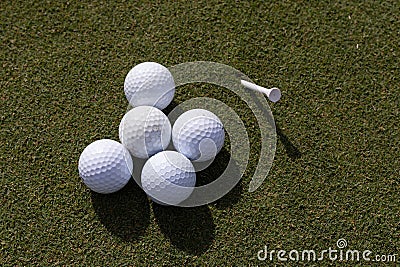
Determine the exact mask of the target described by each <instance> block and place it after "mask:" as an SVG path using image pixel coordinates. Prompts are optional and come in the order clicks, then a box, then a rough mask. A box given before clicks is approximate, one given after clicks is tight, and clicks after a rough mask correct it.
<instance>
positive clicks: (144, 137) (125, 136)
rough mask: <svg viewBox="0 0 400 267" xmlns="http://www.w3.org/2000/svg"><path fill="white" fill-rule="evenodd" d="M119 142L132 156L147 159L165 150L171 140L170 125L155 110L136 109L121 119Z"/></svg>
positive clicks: (146, 108)
mask: <svg viewBox="0 0 400 267" xmlns="http://www.w3.org/2000/svg"><path fill="white" fill-rule="evenodd" d="M119 140H120V141H121V143H122V144H124V145H125V147H126V148H127V149H128V150H129V152H130V153H131V155H132V156H134V157H138V158H148V157H150V156H152V155H154V154H156V153H157V152H160V151H163V150H165V149H166V148H167V146H168V144H169V142H170V140H171V123H170V122H169V120H168V117H167V116H166V115H165V114H164V113H163V112H162V111H161V110H159V109H157V108H154V107H150V106H140V107H136V108H133V109H131V110H130V111H129V112H127V113H126V114H125V116H124V117H123V118H122V120H121V123H120V124H119Z"/></svg>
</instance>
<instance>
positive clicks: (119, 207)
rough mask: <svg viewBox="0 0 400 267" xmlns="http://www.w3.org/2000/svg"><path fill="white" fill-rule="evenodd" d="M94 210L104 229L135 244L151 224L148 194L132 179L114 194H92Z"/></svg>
mask: <svg viewBox="0 0 400 267" xmlns="http://www.w3.org/2000/svg"><path fill="white" fill-rule="evenodd" d="M91 193H92V195H91V198H92V204H93V208H94V210H95V212H96V214H97V217H98V218H99V220H100V222H101V223H102V224H103V225H104V227H105V228H106V229H107V230H108V231H109V232H110V233H111V234H112V235H114V236H117V237H119V238H121V239H122V240H124V241H127V242H133V241H135V240H137V239H138V238H139V237H141V236H143V235H144V233H145V231H146V228H147V227H148V225H149V223H150V205H149V202H148V200H147V196H146V194H145V193H144V192H143V190H142V189H141V188H140V187H139V186H138V185H137V184H136V183H135V181H133V180H132V179H131V180H130V181H129V182H128V184H127V185H126V186H125V187H124V188H122V189H121V190H120V191H118V192H115V193H112V194H107V195H105V194H99V193H96V192H93V191H92V192H91Z"/></svg>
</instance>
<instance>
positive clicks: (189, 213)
mask: <svg viewBox="0 0 400 267" xmlns="http://www.w3.org/2000/svg"><path fill="white" fill-rule="evenodd" d="M152 206H153V212H154V216H155V219H156V222H157V224H158V226H159V227H160V230H161V232H162V233H163V234H164V235H165V237H166V238H168V239H169V240H170V242H171V244H172V245H173V246H174V247H176V248H177V249H179V250H183V251H186V252H187V253H190V254H192V255H201V254H203V253H204V252H205V251H207V249H208V248H209V247H210V245H211V244H212V243H213V241H214V238H215V225H214V222H213V219H212V215H211V211H210V208H209V207H208V206H199V207H191V208H182V207H175V206H163V205H159V204H156V203H154V202H153V204H152Z"/></svg>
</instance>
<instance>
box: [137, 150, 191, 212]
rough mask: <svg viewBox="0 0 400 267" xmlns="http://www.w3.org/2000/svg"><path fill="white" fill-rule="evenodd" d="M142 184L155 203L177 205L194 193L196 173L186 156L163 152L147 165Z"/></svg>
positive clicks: (143, 171)
mask: <svg viewBox="0 0 400 267" xmlns="http://www.w3.org/2000/svg"><path fill="white" fill-rule="evenodd" d="M141 183H142V187H143V190H144V191H145V192H146V194H147V195H148V196H149V197H150V198H151V199H153V201H155V202H157V203H159V204H166V205H177V204H179V203H180V202H182V201H184V200H185V199H187V198H188V197H189V196H190V194H191V193H192V192H193V189H194V186H195V184H196V173H195V169H194V167H193V165H192V163H191V162H190V160H189V159H187V158H186V157H185V156H183V155H182V154H180V153H178V152H176V151H163V152H160V153H158V154H156V155H154V156H153V157H151V158H150V159H149V160H148V161H147V162H146V163H145V165H144V166H143V169H142V175H141Z"/></svg>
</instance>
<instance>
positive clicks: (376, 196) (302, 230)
mask: <svg viewBox="0 0 400 267" xmlns="http://www.w3.org/2000/svg"><path fill="white" fill-rule="evenodd" d="M327 2H328V1H275V3H273V2H271V1H257V2H256V1H242V2H241V1H220V2H218V1H195V3H190V2H187V3H184V2H183V1H182V2H181V3H179V2H176V1H171V2H170V1H164V2H163V3H152V2H151V1H148V2H142V1H139V2H137V1H121V2H112V3H109V2H108V1H85V0H84V1H69V2H67V1H2V2H1V4H0V16H1V20H0V29H1V31H0V32H1V34H0V38H1V43H2V46H1V50H0V61H1V68H0V75H1V80H0V86H1V92H0V107H1V114H0V115H1V129H0V135H1V146H0V149H1V151H0V152H1V153H0V157H1V161H0V162H1V165H0V166H1V172H0V175H1V176H0V179H1V191H0V194H1V195H0V196H1V198H0V199H1V205H0V242H1V243H0V265H2V266H29V265H38V266H49V265H86V266H113V265H123V266H141V265H147V266H157V265H174V266H179V265H183V264H187V265H209V266H214V265H216V266H229V265H236V266H240V265H267V264H270V265H275V264H276V265H279V264H282V265H285V264H288V262H279V261H278V260H277V259H276V258H275V259H274V261H273V262H271V261H268V260H267V261H259V260H258V259H257V252H258V251H259V250H261V249H263V248H264V246H268V249H269V250H273V249H274V250H279V249H283V250H286V251H290V250H293V249H294V250H299V251H301V250H306V249H308V250H312V249H313V250H316V251H321V250H324V249H328V248H329V247H331V248H337V246H336V242H337V240H338V239H340V238H344V239H346V240H347V242H348V246H347V247H346V249H347V248H349V249H357V250H360V251H363V250H367V249H368V250H371V251H372V252H373V255H374V254H398V256H397V257H398V258H397V262H400V220H399V218H400V197H399V191H400V178H399V177H400V160H399V156H400V154H399V146H400V129H399V117H400V112H399V111H400V104H399V100H400V86H399V85H400V78H399V77H400V59H399V58H400V48H399V43H400V2H399V1H369V0H368V1H362V2H359V1H341V2H336V3H333V2H332V3H327ZM200 60H202V61H214V62H219V63H223V64H227V65H229V66H232V67H234V68H236V69H238V70H240V71H241V72H243V73H245V74H246V75H247V76H249V77H250V78H251V79H252V80H253V81H255V82H256V83H257V84H259V85H262V86H266V87H272V86H276V87H279V88H281V89H282V99H281V101H280V102H278V103H276V104H270V106H271V110H272V112H273V114H274V117H275V122H276V124H277V134H278V142H277V151H276V155H275V160H274V162H273V166H272V168H271V171H270V173H269V175H268V176H267V177H266V179H265V181H264V183H263V184H262V186H261V187H260V188H259V189H257V190H256V191H255V192H252V193H250V192H248V184H249V182H250V180H251V177H252V175H253V172H254V170H255V168H256V166H257V162H258V160H259V151H260V132H259V130H258V128H257V122H256V120H255V117H254V116H253V115H252V113H251V111H250V110H249V109H248V107H247V106H246V105H245V104H244V103H243V102H241V101H240V99H238V98H237V97H235V95H233V94H229V92H227V91H224V90H221V89H220V88H218V87H216V86H211V85H207V84H199V85H191V86H185V87H182V88H177V92H176V97H175V100H174V103H175V104H179V103H180V102H182V101H185V100H187V99H189V98H193V97H196V96H207V97H212V98H216V99H219V100H221V101H223V102H224V103H226V104H227V105H229V106H230V107H232V108H233V109H235V110H236V111H237V113H238V114H239V116H240V117H241V118H242V120H243V122H244V124H245V126H246V129H247V132H248V134H249V136H250V141H251V151H250V152H251V153H250V155H251V158H250V162H249V165H248V167H247V169H246V172H245V175H244V176H243V178H242V180H241V182H240V184H239V185H238V186H236V187H235V188H234V189H233V190H232V191H231V192H230V193H229V194H228V195H226V196H225V197H224V198H222V199H220V200H218V201H217V202H216V203H212V204H210V205H207V206H202V207H197V208H187V209H183V208H174V207H162V206H158V205H153V204H152V203H151V202H150V201H148V200H147V198H146V196H145V194H144V193H143V192H142V191H141V189H140V188H139V187H138V186H137V185H136V184H135V183H134V182H131V183H130V184H128V186H127V187H125V188H124V189H123V190H122V191H120V192H118V193H116V194H112V195H109V196H103V195H99V194H95V193H92V192H91V191H90V190H89V189H87V188H86V187H85V186H84V184H83V183H82V182H81V180H80V178H79V176H78V170H77V163H78V159H79V155H80V153H81V152H82V150H83V149H84V148H85V147H86V146H87V145H88V144H90V143H91V142H93V141H95V140H97V139H102V138H110V139H114V140H118V125H119V122H120V119H121V118H122V116H123V115H124V113H125V111H126V108H127V101H126V99H125V95H124V92H123V83H124V78H125V75H126V74H127V72H128V71H129V70H130V69H131V68H132V67H133V66H134V65H136V64H138V63H141V62H145V61H155V62H158V63H160V64H163V65H164V66H167V67H169V66H173V65H176V64H179V63H184V62H190V61H200ZM195 86H197V87H195ZM198 86H201V87H202V90H198ZM227 159H229V144H228V142H227V143H226V145H225V149H224V150H223V153H222V154H221V155H220V156H219V157H218V159H217V162H216V163H215V164H214V165H212V166H211V167H210V168H209V169H208V170H205V171H203V172H202V173H201V174H200V175H198V178H199V177H200V178H201V179H204V180H207V179H210V177H211V178H212V176H213V175H215V174H216V173H220V172H222V171H223V169H221V168H222V167H223V166H224V162H226V160H227ZM289 263H290V262H289ZM292 263H293V262H292ZM306 263H308V262H307V261H305V262H297V263H293V264H294V265H303V264H306ZM315 264H318V265H320V266H321V265H328V264H333V265H336V264H337V265H341V264H343V263H340V262H338V261H336V262H332V261H330V260H325V261H324V262H320V263H315ZM351 264H355V263H351ZM359 264H365V262H359ZM392 264H393V265H395V264H394V263H392ZM342 266H343V265H342Z"/></svg>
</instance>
